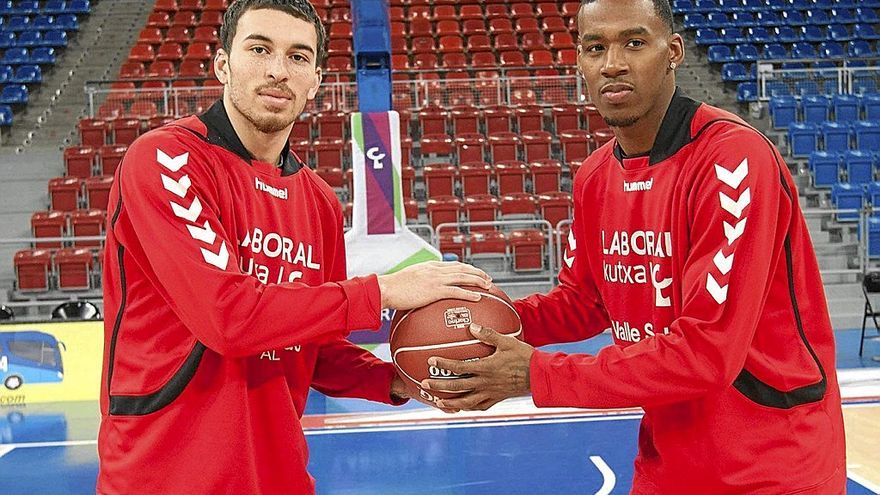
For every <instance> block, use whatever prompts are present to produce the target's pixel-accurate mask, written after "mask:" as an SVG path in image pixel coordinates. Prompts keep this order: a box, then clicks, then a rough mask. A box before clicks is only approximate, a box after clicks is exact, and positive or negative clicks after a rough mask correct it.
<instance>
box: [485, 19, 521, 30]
mask: <svg viewBox="0 0 880 495" xmlns="http://www.w3.org/2000/svg"><path fill="white" fill-rule="evenodd" d="M514 32H515V31H514V30H513V24H512V23H511V22H510V19H508V18H506V17H502V18H498V19H492V20H490V21H489V33H491V34H502V33H511V34H513V33H514Z"/></svg>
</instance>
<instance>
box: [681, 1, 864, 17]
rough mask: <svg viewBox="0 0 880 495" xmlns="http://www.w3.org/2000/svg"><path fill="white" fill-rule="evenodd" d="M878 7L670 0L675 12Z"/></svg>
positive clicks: (861, 3) (838, 3)
mask: <svg viewBox="0 0 880 495" xmlns="http://www.w3.org/2000/svg"><path fill="white" fill-rule="evenodd" d="M878 7H880V1H878V0H672V9H673V11H674V12H675V13H676V14H690V13H696V12H702V13H705V14H708V13H711V12H718V11H719V10H720V11H726V12H761V11H767V10H770V11H776V12H787V11H792V10H798V11H809V10H813V9H832V8H863V9H864V8H868V9H875V8H878Z"/></svg>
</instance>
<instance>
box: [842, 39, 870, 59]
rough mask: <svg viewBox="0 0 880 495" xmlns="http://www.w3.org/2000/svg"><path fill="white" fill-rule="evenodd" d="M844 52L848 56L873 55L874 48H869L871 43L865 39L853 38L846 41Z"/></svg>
mask: <svg viewBox="0 0 880 495" xmlns="http://www.w3.org/2000/svg"><path fill="white" fill-rule="evenodd" d="M846 48H847V49H846V53H847V55H849V56H850V57H855V58H860V57H873V56H874V50H873V49H871V44H870V43H868V42H867V41H865V40H853V41H850V42H849V43H847V46H846Z"/></svg>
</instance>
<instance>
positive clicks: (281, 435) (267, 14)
mask: <svg viewBox="0 0 880 495" xmlns="http://www.w3.org/2000/svg"><path fill="white" fill-rule="evenodd" d="M220 38H221V44H222V48H221V49H219V50H218V52H217V54H216V57H215V74H216V76H217V77H218V78H219V80H220V81H221V82H222V83H223V85H224V90H223V98H222V99H221V100H219V101H217V102H216V103H215V104H214V106H213V107H211V109H210V110H208V111H207V112H206V113H204V114H202V115H200V116H198V117H189V118H185V119H182V120H178V121H176V122H174V123H172V124H170V125H167V126H165V127H163V128H161V129H158V130H155V131H153V132H149V133H147V134H146V135H144V136H143V137H141V138H140V139H138V140H137V141H136V142H135V143H134V144H133V145H132V146H131V147H130V148H129V150H128V153H127V154H126V156H125V159H124V160H123V163H122V165H121V166H120V168H119V170H118V171H117V174H116V180H115V181H114V185H113V190H112V192H111V205H112V206H111V218H110V220H109V225H108V228H107V249H106V251H107V256H106V258H105V262H104V267H105V279H104V288H105V307H106V312H107V314H108V319H107V321H106V338H105V353H104V367H103V378H102V386H101V416H102V421H101V427H100V433H99V443H98V446H99V456H100V473H99V476H98V484H97V491H98V493H102V494H126V495H128V494H134V493H153V494H181V493H193V494H220V493H235V494H258V493H261V494H280V493H297V494H311V493H314V482H313V480H312V479H311V477H310V476H309V475H308V473H307V472H306V465H307V463H308V449H307V445H306V441H305V437H304V436H303V431H302V426H301V424H300V417H301V416H302V414H303V411H304V409H305V401H306V397H307V395H308V391H309V387H310V386H311V387H314V388H315V389H317V390H319V391H321V392H323V393H325V394H328V395H332V396H345V397H359V398H364V399H369V400H373V401H378V402H385V403H390V404H400V403H402V402H403V401H405V398H404V397H403V395H404V392H403V384H402V382H400V380H399V378H396V373H395V371H394V369H393V366H392V365H390V364H386V363H383V362H382V361H380V360H378V359H376V358H375V357H373V356H372V354H370V353H369V352H367V351H364V350H362V349H361V348H359V347H357V346H355V345H353V344H351V343H349V342H348V341H347V340H345V337H346V335H348V333H349V332H351V331H353V330H359V329H369V328H373V329H375V328H378V327H379V325H380V309H381V308H383V307H386V308H397V309H406V308H412V307H417V306H422V305H424V304H427V303H430V302H433V301H435V300H438V299H441V298H447V297H454V298H460V299H467V300H477V299H479V296H478V295H476V294H474V293H472V292H470V291H465V290H463V289H461V288H459V287H458V285H478V286H482V287H488V286H489V282H488V277H487V276H486V275H485V274H484V273H482V272H481V271H479V270H477V269H474V268H472V267H469V266H467V265H463V264H458V263H448V264H447V263H426V264H423V265H418V266H415V267H412V268H409V269H405V270H403V271H401V272H398V273H396V274H393V275H385V276H379V277H377V276H375V275H374V276H369V277H363V278H354V279H349V280H346V267H345V250H344V247H345V244H344V241H343V235H342V213H341V208H340V205H339V202H338V200H337V199H336V197H335V195H334V193H333V191H332V189H331V188H330V187H328V186H327V185H326V184H325V183H323V182H322V181H321V180H320V179H319V178H318V177H317V176H316V175H315V174H314V173H313V172H312V171H311V170H309V169H308V168H306V167H305V166H304V165H303V164H302V162H300V160H299V159H298V158H297V157H296V155H294V154H293V153H292V152H291V151H290V150H289V149H288V142H287V139H288V136H289V135H290V132H291V128H292V125H293V123H294V121H295V120H296V118H297V117H298V115H299V114H300V112H302V110H303V107H304V106H305V104H306V102H307V101H308V100H311V99H312V98H314V96H315V93H316V92H317V90H318V85H319V84H320V82H321V64H322V63H323V61H324V59H325V57H326V54H327V52H326V48H325V33H324V28H323V26H322V25H321V22H320V20H319V19H318V17H317V14H316V12H315V10H314V8H313V7H312V5H311V4H309V3H308V1H307V0H241V1H238V2H235V3H233V4H232V5H231V6H230V7H229V10H228V11H227V12H226V16H225V18H224V24H223V27H222V28H221V34H220Z"/></svg>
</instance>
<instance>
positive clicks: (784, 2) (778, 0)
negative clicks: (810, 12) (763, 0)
mask: <svg viewBox="0 0 880 495" xmlns="http://www.w3.org/2000/svg"><path fill="white" fill-rule="evenodd" d="M767 6H768V7H770V9H771V10H774V11H782V10H788V9H790V8H792V6H791V0H767Z"/></svg>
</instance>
